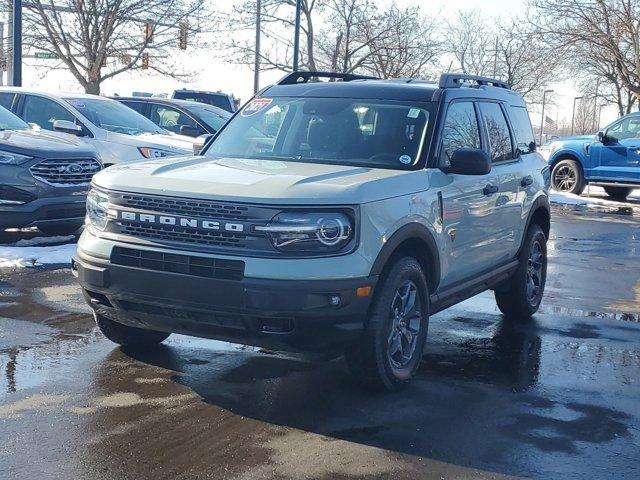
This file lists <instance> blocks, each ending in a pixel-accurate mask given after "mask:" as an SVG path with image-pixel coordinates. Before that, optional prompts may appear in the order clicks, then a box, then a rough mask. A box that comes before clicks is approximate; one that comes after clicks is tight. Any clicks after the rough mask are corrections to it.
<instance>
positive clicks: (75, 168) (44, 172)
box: [29, 158, 102, 187]
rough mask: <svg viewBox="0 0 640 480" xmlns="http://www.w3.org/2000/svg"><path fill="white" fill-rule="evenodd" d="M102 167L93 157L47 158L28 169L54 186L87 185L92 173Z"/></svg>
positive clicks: (34, 175)
mask: <svg viewBox="0 0 640 480" xmlns="http://www.w3.org/2000/svg"><path fill="white" fill-rule="evenodd" d="M101 169H102V165H101V164H100V162H98V161H97V160H95V159H93V158H70V159H52V158H50V159H47V160H43V161H42V162H39V163H36V164H35V165H34V166H32V167H31V168H30V169H29V171H30V172H31V175H32V176H33V177H34V178H36V179H38V180H42V181H43V182H46V183H48V184H50V185H55V186H64V187H68V186H77V185H89V184H90V183H91V178H92V177H93V175H94V174H96V173H98V172H99V171H100V170H101Z"/></svg>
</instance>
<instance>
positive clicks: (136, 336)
mask: <svg viewBox="0 0 640 480" xmlns="http://www.w3.org/2000/svg"><path fill="white" fill-rule="evenodd" d="M93 316H94V318H95V320H96V324H97V325H98V328H99V329H100V331H101V332H102V334H103V335H104V336H105V337H107V338H108V339H109V340H111V341H112V342H113V343H117V344H118V345H122V346H126V347H151V346H153V345H157V344H159V343H162V342H163V341H164V340H166V339H167V338H168V337H169V335H171V334H170V333H166V332H157V331H155V330H147V329H144V328H136V327H129V326H128V325H123V324H121V323H118V322H114V321H113V320H109V319H108V318H106V317H103V316H102V315H100V314H98V313H95V312H94V314H93Z"/></svg>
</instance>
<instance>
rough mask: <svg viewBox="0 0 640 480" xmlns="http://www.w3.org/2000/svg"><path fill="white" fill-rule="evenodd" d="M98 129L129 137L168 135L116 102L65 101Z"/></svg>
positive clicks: (84, 99)
mask: <svg viewBox="0 0 640 480" xmlns="http://www.w3.org/2000/svg"><path fill="white" fill-rule="evenodd" d="M65 100H67V102H69V103H70V104H71V105H73V106H74V107H75V108H76V110H78V111H79V112H80V113H81V114H82V115H84V116H85V117H87V119H88V120H89V121H90V122H91V123H93V124H94V125H95V126H96V127H99V128H104V129H105V130H108V131H110V132H116V133H125V134H127V135H142V134H145V133H167V132H166V130H163V129H162V128H160V127H158V126H157V125H156V124H155V123H153V122H152V121H151V120H149V119H148V118H146V117H143V116H142V115H140V114H139V113H138V112H136V111H135V110H132V109H131V108H129V107H127V106H125V105H123V104H122V103H120V102H116V101H115V100H106V99H101V98H67V99H65Z"/></svg>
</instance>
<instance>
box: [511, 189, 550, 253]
mask: <svg viewBox="0 0 640 480" xmlns="http://www.w3.org/2000/svg"><path fill="white" fill-rule="evenodd" d="M540 208H543V209H544V210H546V211H547V215H549V219H551V205H550V204H549V197H547V196H546V195H544V196H541V197H538V198H536V199H535V201H534V202H533V205H531V208H530V209H529V216H528V218H527V225H526V228H525V229H524V230H523V232H522V240H520V248H519V249H518V255H520V252H521V251H522V249H523V248H524V243H525V241H526V239H527V232H528V231H529V227H530V226H531V220H533V216H534V215H535V213H536V212H537V211H538V209H540ZM541 227H542V225H541ZM545 233H546V232H545ZM547 240H549V239H548V238H547Z"/></svg>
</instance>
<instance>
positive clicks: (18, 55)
mask: <svg viewBox="0 0 640 480" xmlns="http://www.w3.org/2000/svg"><path fill="white" fill-rule="evenodd" d="M12 55H13V62H12V66H13V78H12V82H11V83H12V85H13V86H14V87H21V86H22V0H13V51H12Z"/></svg>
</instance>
